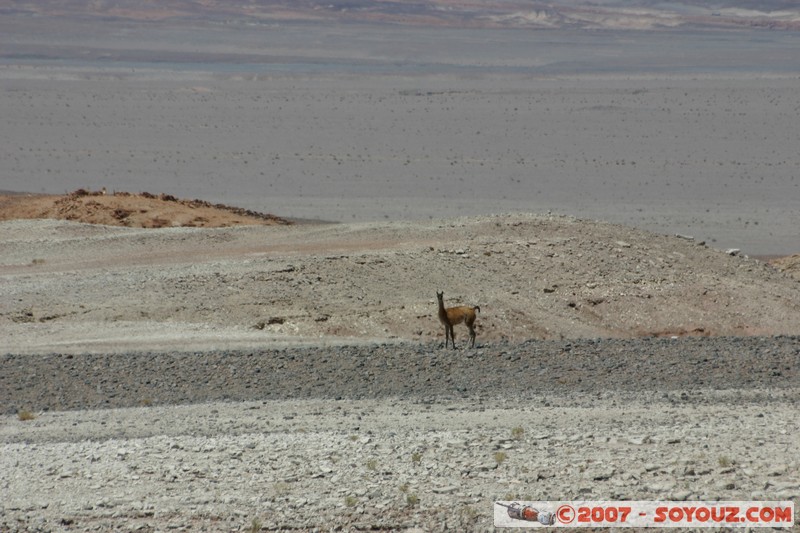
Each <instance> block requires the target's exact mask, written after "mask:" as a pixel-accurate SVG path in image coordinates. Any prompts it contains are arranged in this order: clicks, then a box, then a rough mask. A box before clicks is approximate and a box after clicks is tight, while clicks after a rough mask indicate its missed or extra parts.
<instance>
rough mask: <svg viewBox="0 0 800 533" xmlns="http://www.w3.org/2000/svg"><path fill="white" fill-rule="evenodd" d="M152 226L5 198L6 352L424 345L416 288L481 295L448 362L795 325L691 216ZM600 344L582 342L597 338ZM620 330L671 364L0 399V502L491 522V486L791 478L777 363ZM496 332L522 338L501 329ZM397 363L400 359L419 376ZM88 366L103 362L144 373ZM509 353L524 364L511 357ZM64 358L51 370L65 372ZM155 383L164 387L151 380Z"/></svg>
mask: <svg viewBox="0 0 800 533" xmlns="http://www.w3.org/2000/svg"><path fill="white" fill-rule="evenodd" d="M166 226H167V227H163V228H159V229H142V228H132V227H120V226H105V225H88V224H82V223H78V222H74V221H63V220H11V221H3V222H0V235H2V241H1V242H0V250H2V253H1V254H0V283H2V289H3V294H4V299H3V300H2V302H0V325H1V328H0V330H1V331H2V334H0V336H1V338H2V346H3V351H4V352H8V353H14V354H20V355H21V357H22V359H19V358H10V359H7V360H6V361H7V364H14V365H19V364H25V365H26V367H27V368H28V371H29V372H33V373H37V372H41V373H42V375H43V376H45V375H46V376H52V375H53V374H52V372H53V371H54V370H55V369H54V367H51V366H47V365H50V364H52V361H53V360H52V358H50V359H49V360H50V361H51V362H50V363H47V365H45V366H40V364H39V363H40V361H41V362H42V363H44V360H43V359H42V360H40V357H41V356H40V355H37V354H45V353H50V352H57V353H61V354H74V355H62V356H58V357H57V358H56V362H57V361H58V360H63V361H64V362H65V363H66V364H68V362H69V360H70V359H69V357H74V358H81V357H82V355H81V354H85V353H87V352H93V353H99V354H103V353H110V354H117V357H120V358H125V357H126V353H128V352H137V353H143V352H144V353H151V354H153V355H155V356H158V354H163V355H164V356H165V357H169V354H173V353H177V352H187V351H188V352H196V353H197V354H198V357H200V355H199V354H200V353H202V352H210V353H220V352H221V353H223V354H224V353H228V352H225V350H232V349H246V350H249V351H250V352H252V353H256V354H258V353H260V350H262V349H270V348H281V347H282V346H291V345H295V344H302V345H305V346H316V347H318V349H319V352H318V355H317V356H318V357H322V358H323V359H324V360H325V361H328V362H329V358H331V357H334V358H335V357H337V353H338V350H340V349H344V348H342V346H344V345H347V344H353V343H355V344H359V345H363V346H378V345H377V344H375V343H381V347H380V349H377V348H376V349H370V348H366V352H365V353H367V355H366V357H369V358H381V354H387V356H386V360H387V361H388V360H389V359H390V355H391V353H392V344H391V343H393V342H400V341H403V342H408V341H412V342H415V341H421V344H420V348H419V350H422V352H420V353H423V354H424V355H423V358H424V359H425V360H426V361H430V364H436V363H437V361H439V360H441V361H444V359H443V357H442V355H440V354H439V352H441V350H442V349H441V348H438V347H436V346H438V343H435V342H434V344H433V348H432V347H431V344H430V341H436V340H438V341H439V342H441V339H442V338H443V331H442V328H441V327H440V325H439V324H438V323H437V321H436V315H435V312H436V307H435V292H436V291H437V290H444V292H445V297H446V301H447V302H448V303H452V304H456V303H465V304H470V305H480V306H481V312H480V315H479V319H478V328H477V331H478V350H470V352H472V353H469V352H466V351H463V350H464V345H463V342H464V339H465V330H464V329H463V327H461V326H457V329H456V339H457V341H459V343H460V346H459V348H460V351H463V352H461V353H464V354H465V355H466V356H467V357H466V358H464V360H463V362H462V361H461V359H462V358H461V357H458V360H459V362H458V363H448V364H450V365H452V366H451V368H452V372H458V371H459V370H458V369H459V367H460V365H461V364H467V365H468V364H470V363H469V357H479V358H481V360H483V359H484V358H487V357H490V358H493V357H498V358H501V357H507V356H508V355H503V354H506V352H505V351H503V348H502V347H500V348H498V349H497V350H500V351H496V350H495V349H494V348H493V344H492V343H495V342H499V341H502V340H512V341H521V340H527V339H550V340H554V341H555V342H564V344H563V347H562V351H561V353H563V354H569V350H570V349H571V347H570V344H569V342H568V341H559V339H577V338H581V337H591V338H595V337H607V336H614V337H637V336H646V337H651V336H666V337H681V336H686V335H695V336H706V335H765V336H767V337H764V342H765V343H766V344H765V345H764V346H765V348H764V349H765V350H766V351H765V352H763V353H765V354H767V355H766V356H767V357H769V355H768V354H769V353H770V351H771V349H770V348H769V343H777V344H776V345H775V346H776V351H775V353H777V349H778V347H780V348H779V349H780V351H781V353H784V354H786V355H784V357H785V356H788V357H789V358H790V359H791V358H792V355H791V353H790V352H791V350H792V348H791V346H793V344H792V343H793V341H792V338H791V337H770V336H772V335H779V334H781V335H787V334H788V335H797V334H798V333H800V327H799V326H798V325H799V324H800V285H798V282H797V281H796V280H795V279H793V278H791V277H789V276H787V275H786V274H783V273H781V272H779V271H778V270H777V269H775V268H773V267H771V266H769V265H768V264H766V263H763V262H761V261H758V260H755V259H750V258H747V257H745V256H742V255H739V254H737V255H731V254H728V253H725V252H724V251H721V250H716V249H713V248H709V247H708V246H706V245H705V244H704V243H701V242H698V241H696V240H691V239H687V238H685V237H676V236H664V235H655V234H650V233H646V232H643V231H641V230H635V229H631V228H628V227H624V226H618V225H612V224H608V223H602V222H591V221H582V220H577V219H573V218H570V217H565V216H542V215H532V214H514V215H497V216H481V217H468V218H452V219H438V220H429V221H424V222H419V221H416V222H413V221H408V222H383V223H354V224H323V225H320V224H296V225H269V226H239V227H228V228H187V227H169V226H170V224H166ZM458 328H462V329H458ZM708 341H709V344H708V351H703V348H702V346H703V345H700V346H695V347H694V348H692V352H691V354H689V353H688V352H687V357H688V358H689V359H690V360H691V361H696V362H698V363H701V364H705V363H702V361H708V358H709V357H714V356H713V354H714V353H715V351H716V350H719V349H722V348H723V347H724V349H725V350H727V353H729V354H732V356H733V357H734V358H735V357H736V349H735V345H736V341H735V339H732V340H731V341H726V343H723V344H720V343H719V342H717V341H714V340H713V339H708ZM787 342H788V343H789V344H786V343H787ZM603 346H604V345H603V343H602V342H601V341H598V343H597V345H596V348H594V349H593V350H597V353H598V354H603V353H607V357H611V355H610V352H604V351H603V350H604V348H603ZM483 348H486V349H485V350H484V349H483ZM398 349H399V345H398ZM678 349H680V348H678ZM787 349H788V350H789V352H787V351H786V350H787ZM315 353H317V352H315ZM450 353H451V350H448V351H447V355H448V357H450ZM636 353H637V354H636V355H635V356H634V359H631V360H629V361H628V362H629V364H633V365H642V364H645V365H646V366H645V367H646V368H650V369H651V371H653V372H668V375H670V376H671V377H670V380H671V381H672V380H674V384H672V385H670V387H669V388H668V389H664V390H660V389H659V387H660V385H658V384H655V385H654V387H655V388H653V389H652V390H650V389H649V388H648V387H644V388H643V389H642V390H641V391H639V389H638V388H637V389H635V390H634V391H628V390H626V389H625V388H624V387H622V388H618V387H617V386H611V387H609V388H608V389H607V390H606V391H605V392H599V393H598V392H592V393H591V394H588V395H587V393H586V392H585V389H584V387H583V386H582V385H581V382H582V381H584V380H591V376H590V375H585V376H574V375H573V376H572V377H570V378H568V379H567V378H565V377H562V378H560V379H559V380H554V381H553V385H552V389H550V388H546V389H544V391H543V392H541V393H537V394H533V395H531V394H528V395H526V397H525V399H524V400H523V399H520V400H519V401H514V399H510V398H508V397H507V396H505V395H504V394H503V392H502V391H503V389H502V387H501V388H499V389H498V391H497V393H491V394H488V395H486V396H485V397H484V394H483V393H481V394H479V395H477V396H474V395H470V394H469V392H466V393H464V394H465V396H464V397H463V398H461V399H456V398H452V397H449V398H444V397H441V396H440V395H442V394H445V395H449V394H450V393H449V392H447V391H445V389H440V388H439V386H438V385H437V386H432V387H431V389H430V390H429V391H428V393H427V394H426V395H425V396H424V397H423V398H419V397H403V396H401V397H394V396H391V397H388V398H387V397H379V398H378V399H375V400H353V399H350V398H348V397H347V396H346V394H344V395H343V396H342V397H341V399H339V400H336V401H332V400H319V401H316V400H313V399H310V401H308V402H307V401H304V400H298V399H296V398H292V399H287V400H284V401H268V402H258V401H256V402H251V401H248V402H236V401H234V402H222V403H219V402H210V403H198V404H194V405H187V406H171V405H158V406H150V407H148V406H147V405H148V402H149V401H148V400H146V399H144V400H142V401H143V402H145V404H144V406H143V407H138V408H134V409H121V410H120V409H106V410H96V409H82V410H78V411H71V412H59V411H51V410H48V411H42V410H34V412H33V413H32V414H33V416H34V417H35V418H34V420H31V421H23V420H20V419H19V417H18V415H4V416H2V417H0V447H1V448H2V453H0V456H1V457H2V461H3V464H2V466H3V468H2V469H0V471H1V472H2V473H0V487H2V488H3V490H5V491H6V492H7V494H8V497H7V498H4V499H3V503H2V505H3V508H2V509H3V519H2V520H3V522H2V523H1V524H2V526H3V527H4V528H6V529H8V530H9V531H41V530H49V531H51V530H52V531H62V530H63V531H66V530H76V529H77V530H80V531H92V530H100V531H106V530H112V529H115V530H116V529H120V528H122V529H125V530H140V531H160V530H164V529H173V530H175V529H177V530H184V531H189V530H204V531H241V530H247V529H252V528H253V527H256V528H257V529H258V528H260V529H263V530H272V531H284V530H287V529H289V528H294V529H299V530H301V531H324V530H328V529H329V528H331V527H333V528H338V529H339V530H358V529H369V530H379V531H380V530H382V531H397V530H411V531H430V530H447V529H454V530H460V531H486V530H491V529H492V516H493V515H492V513H493V510H492V502H493V501H495V500H498V499H522V500H533V499H538V500H563V499H568V500H573V499H576V498H596V499H615V498H616V499H636V498H640V499H657V498H661V499H670V500H686V499H759V500H760V499H769V500H795V501H796V500H797V498H798V497H800V493H798V488H800V479H798V478H797V476H796V473H797V464H796V457H795V455H794V451H795V450H796V448H797V445H798V441H797V434H798V433H797V431H798V430H797V428H796V427H795V425H796V424H794V422H793V420H794V418H796V417H793V416H792V413H794V412H795V410H796V402H797V390H798V387H797V386H795V385H794V384H793V380H794V378H793V377H792V376H794V374H792V367H793V366H794V365H793V364H791V363H790V364H789V365H788V366H786V367H785V368H784V367H783V366H781V367H780V368H777V367H776V368H775V369H773V370H769V369H766V370H767V371H768V372H770V371H771V372H779V373H780V374H778V375H780V376H781V377H780V379H781V380H783V381H782V382H781V383H782V385H781V386H780V387H779V388H771V387H769V386H768V384H767V385H766V386H765V385H764V384H759V385H753V384H750V383H749V382H748V379H747V374H746V373H744V374H742V375H741V376H740V377H739V378H737V380H741V381H737V382H736V384H732V387H733V388H731V389H729V390H728V389H726V387H723V388H722V389H721V390H720V389H708V388H704V387H703V386H700V387H691V388H689V389H683V390H682V387H681V385H680V383H681V382H682V381H681V380H682V379H683V378H682V377H681V376H682V375H684V373H685V372H688V373H687V374H686V375H687V376H689V375H691V369H692V368H698V367H696V366H693V364H694V363H689V362H687V363H679V364H678V366H674V367H673V366H670V367H669V368H667V367H664V368H662V367H661V366H660V365H659V360H658V359H657V358H655V359H652V360H648V348H647V347H646V346H645V345H643V346H642V351H641V352H636ZM495 354H496V355H495ZM458 355H460V354H458ZM84 357H88V356H84ZM510 357H512V358H517V359H520V358H522V360H524V359H525V358H527V357H530V354H528V353H526V352H525V351H524V350H523V351H519V349H518V348H513V349H512V352H511V355H510ZM592 357H596V356H592ZM640 358H641V360H639V359H640ZM498 360H499V359H498ZM672 360H673V361H674V359H672ZM25 361H28V362H27V363H24V362H25ZM198 361H200V359H198ZM487 362H488V361H487ZM326 364H327V363H326ZM393 364H395V363H393ZM538 364H541V361H539V362H538ZM615 364H616V363H615ZM672 364H674V363H669V365H672ZM637 367H638V366H637ZM416 368H417V369H416V370H412V369H408V370H407V372H414V373H415V376H414V379H424V373H425V371H424V369H420V367H416ZM712 368H713V365H712ZM22 370H23V371H24V368H23V369H22ZM96 370H97V371H101V370H102V369H99V368H98V369H96ZM15 371H20V368H18V366H15ZM231 371H234V369H231ZM186 372H187V374H188V375H192V371H191V370H190V369H187V370H186ZM768 372H767V373H768ZM417 374H418V375H417ZM101 375H102V376H103V377H102V381H103V383H104V384H106V385H103V386H104V387H107V386H108V385H107V384H108V383H117V384H118V385H119V386H120V387H125V386H126V385H125V384H129V383H130V384H133V383H139V379H140V378H139V377H138V376H137V373H136V372H133V373H128V372H126V373H125V374H124V375H122V374H115V373H111V374H107V373H106V374H103V373H102V372H101ZM736 375H737V376H739V374H736ZM765 375H766V374H765ZM523 378H524V379H534V380H535V379H536V375H535V374H533V375H526V376H522V375H519V376H518V375H517V374H516V373H514V372H509V373H508V374H507V379H509V380H512V382H516V381H518V380H519V379H523ZM59 379H61V378H59ZM64 379H65V380H66V381H63V382H62V381H59V385H58V386H59V387H62V386H63V387H65V388H64V389H63V390H68V389H69V388H70V385H69V380H71V379H73V378H67V377H65V378H64ZM147 379H148V380H153V379H155V381H158V377H155V378H147ZM315 379H319V378H315ZM375 379H384V378H380V377H376V378H375ZM637 379H638V378H637ZM787 380H788V381H787ZM688 383H689V381H686V384H688ZM175 385H176V386H180V387H184V386H186V385H188V386H191V384H183V383H181V384H178V383H177V382H176V384H175ZM333 385H334V384H333V383H331V387H333ZM345 385H346V384H345ZM97 386H100V385H99V382H98V383H97ZM337 386H340V385H337ZM379 386H380V384H377V383H376V384H375V387H379ZM111 390H112V392H111V394H114V393H113V390H114V389H113V388H112V389H111ZM120 390H122V389H120ZM343 390H344V389H343ZM465 390H466V391H469V388H467V389H465ZM636 391H639V392H636ZM221 392H222V393H223V394H224V391H221ZM287 392H288V391H287ZM75 400H77V401H79V402H80V401H81V400H80V399H79V398H77V397H76V398H75ZM169 401H170V400H169V394H168V393H165V395H164V396H163V398H162V399H161V400H159V403H161V402H167V403H169ZM332 402H333V403H332ZM21 407H23V408H24V406H21ZM6 409H7V408H6ZM6 409H4V410H6ZM793 424H794V425H793ZM311 510H313V512H310V511H311Z"/></svg>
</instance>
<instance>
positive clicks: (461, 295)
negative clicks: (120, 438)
mask: <svg viewBox="0 0 800 533" xmlns="http://www.w3.org/2000/svg"><path fill="white" fill-rule="evenodd" d="M0 230H1V231H0V235H2V236H3V241H2V243H0V244H2V247H3V252H4V253H3V255H2V257H1V258H0V274H2V275H3V276H4V280H5V285H4V293H5V295H6V299H5V305H4V307H3V308H2V311H0V328H2V329H3V330H4V331H6V332H7V333H6V339H5V341H6V342H4V344H5V346H6V349H10V350H20V351H31V350H32V351H37V350H44V349H54V348H58V349H67V348H69V349H74V350H78V349H89V348H91V347H92V346H94V347H96V348H97V349H101V348H102V349H116V350H120V349H126V348H127V349H130V348H131V347H136V348H137V349H143V348H146V347H149V346H152V345H154V344H158V343H161V344H162V345H164V346H168V347H169V346H171V347H176V346H177V347H180V348H182V349H189V348H196V349H213V348H219V347H225V346H238V345H258V346H264V345H265V343H266V344H269V343H277V342H306V343H311V344H320V343H322V344H324V343H329V342H378V341H387V340H414V341H418V340H422V341H426V340H431V339H439V340H443V337H444V333H443V328H442V327H441V326H440V325H439V323H438V320H437V318H436V298H435V295H436V291H439V290H441V291H444V293H445V303H446V304H447V305H461V304H464V305H479V306H480V307H481V312H480V314H479V316H478V321H477V334H478V344H479V345H480V343H481V342H483V341H490V340H501V339H509V340H521V339H559V338H581V337H583V338H586V337H588V338H595V337H642V336H686V335H695V336H712V335H713V336H717V335H724V336H731V335H733V336H737V335H776V334H793V335H797V334H800V284H798V282H797V281H796V280H795V279H793V278H791V277H790V276H787V275H786V274H783V273H781V272H779V271H778V270H777V269H776V268H774V267H773V266H771V265H769V264H767V263H765V262H762V261H759V260H756V259H752V258H748V257H745V256H739V255H730V254H728V253H725V252H723V251H720V250H715V249H713V248H709V247H707V246H706V245H705V244H703V243H700V242H696V241H693V240H690V239H687V238H681V237H676V236H666V235H657V234H652V233H647V232H644V231H640V230H636V229H632V228H629V227H625V226H619V225H614V224H608V223H604V222H597V221H588V220H579V219H574V218H570V217H564V216H537V215H531V214H516V215H499V216H481V217H469V218H457V219H442V220H431V221H420V222H381V223H361V224H332V225H331V224H329V225H312V224H304V225H289V226H286V225H284V226H268V227H259V226H242V227H235V228H234V227H230V228H218V229H202V228H166V227H165V228H162V229H134V228H122V227H120V228H115V227H110V226H91V225H85V224H78V223H74V222H59V221H52V220H50V221H8V222H0ZM465 333H466V329H464V327H463V326H456V341H457V343H459V346H460V347H462V346H463V342H464V340H465Z"/></svg>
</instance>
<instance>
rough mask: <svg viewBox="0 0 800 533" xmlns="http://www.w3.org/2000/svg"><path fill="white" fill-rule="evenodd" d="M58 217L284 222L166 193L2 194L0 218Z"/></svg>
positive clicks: (128, 222) (169, 223)
mask: <svg viewBox="0 0 800 533" xmlns="http://www.w3.org/2000/svg"><path fill="white" fill-rule="evenodd" d="M36 218H39V219H44V218H49V219H58V220H71V221H74V222H85V223H87V224H105V225H108V226H127V227H132V228H163V227H174V226H183V227H196V228H206V227H214V228H218V227H226V226H237V225H243V224H244V225H249V224H258V225H270V224H288V223H289V221H287V220H284V219H282V218H279V217H276V216H274V215H268V214H263V213H256V212H254V211H248V210H246V209H241V208H237V207H230V206H227V205H223V204H211V203H209V202H206V201H203V200H180V199H178V198H175V197H174V196H171V195H168V194H159V195H154V194H150V193H147V192H143V193H139V194H132V193H128V192H115V193H113V194H106V191H105V190H103V191H87V190H85V189H78V190H77V191H74V192H72V193H69V194H64V195H49V194H9V193H6V194H0V220H13V219H36Z"/></svg>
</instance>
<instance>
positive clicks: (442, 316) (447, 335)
mask: <svg viewBox="0 0 800 533" xmlns="http://www.w3.org/2000/svg"><path fill="white" fill-rule="evenodd" d="M436 298H437V299H438V300H439V321H440V322H441V323H442V324H444V347H445V348H447V341H448V339H449V340H450V341H451V342H452V343H453V349H454V350H455V348H456V338H455V336H454V335H453V326H455V325H456V324H461V323H462V322H463V323H464V324H465V325H466V326H467V329H469V340H470V348H474V347H475V328H474V327H473V324H475V311H480V310H481V308H480V307H478V306H477V305H476V306H475V307H469V306H467V305H460V306H458V307H451V308H449V309H445V307H444V293H443V292H438V291H437V292H436Z"/></svg>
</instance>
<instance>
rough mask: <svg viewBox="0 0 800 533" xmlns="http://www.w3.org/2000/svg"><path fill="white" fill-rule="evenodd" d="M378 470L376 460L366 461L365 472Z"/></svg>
mask: <svg viewBox="0 0 800 533" xmlns="http://www.w3.org/2000/svg"><path fill="white" fill-rule="evenodd" d="M377 469H378V460H377V459H370V460H369V461H367V470H372V471H373V472H374V471H375V470H377Z"/></svg>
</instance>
